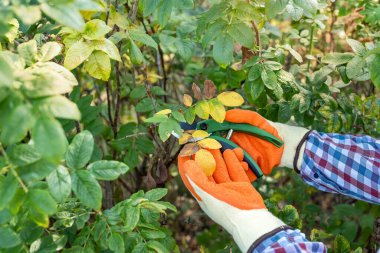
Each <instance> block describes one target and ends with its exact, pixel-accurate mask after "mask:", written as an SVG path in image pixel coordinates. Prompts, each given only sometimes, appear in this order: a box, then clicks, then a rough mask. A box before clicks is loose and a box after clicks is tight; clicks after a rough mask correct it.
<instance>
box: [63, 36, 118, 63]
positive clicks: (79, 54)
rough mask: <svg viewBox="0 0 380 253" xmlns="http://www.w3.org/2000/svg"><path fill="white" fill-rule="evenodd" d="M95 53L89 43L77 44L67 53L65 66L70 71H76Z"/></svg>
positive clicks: (79, 42) (80, 42)
mask: <svg viewBox="0 0 380 253" xmlns="http://www.w3.org/2000/svg"><path fill="white" fill-rule="evenodd" d="M111 43H112V42H111ZM93 51H94V47H93V46H92V44H90V43H89V42H85V41H82V40H80V41H78V42H75V43H74V44H73V45H72V46H71V47H70V48H69V49H68V50H67V52H66V57H65V61H64V66H65V67H66V68H67V69H69V70H72V69H75V68H76V67H78V66H79V65H80V64H81V63H82V62H84V61H85V60H86V59H88V57H90V55H91V54H92V52H93Z"/></svg>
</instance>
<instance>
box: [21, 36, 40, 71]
mask: <svg viewBox="0 0 380 253" xmlns="http://www.w3.org/2000/svg"><path fill="white" fill-rule="evenodd" d="M17 51H18V53H19V55H20V56H21V57H22V58H23V59H24V61H25V63H26V65H28V66H30V65H32V64H33V63H35V62H36V60H37V42H36V41H35V40H30V41H28V42H24V43H22V44H20V45H19V46H18V47H17Z"/></svg>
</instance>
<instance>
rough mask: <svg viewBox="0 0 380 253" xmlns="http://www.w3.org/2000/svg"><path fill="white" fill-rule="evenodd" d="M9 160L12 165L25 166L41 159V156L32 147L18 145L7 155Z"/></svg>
mask: <svg viewBox="0 0 380 253" xmlns="http://www.w3.org/2000/svg"><path fill="white" fill-rule="evenodd" d="M9 158H10V160H11V162H12V164H14V165H16V166H25V165H28V164H31V163H35V162H37V161H38V160H40V159H41V155H40V154H39V153H38V152H37V150H36V149H35V148H34V146H32V145H28V144H19V145H17V146H15V147H14V148H12V150H11V152H10V153H9Z"/></svg>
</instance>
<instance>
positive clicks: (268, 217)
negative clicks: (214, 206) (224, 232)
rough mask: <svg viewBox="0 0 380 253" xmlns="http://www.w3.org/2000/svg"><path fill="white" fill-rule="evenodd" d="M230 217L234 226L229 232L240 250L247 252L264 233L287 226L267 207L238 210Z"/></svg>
mask: <svg viewBox="0 0 380 253" xmlns="http://www.w3.org/2000/svg"><path fill="white" fill-rule="evenodd" d="M230 217H231V220H232V224H233V225H234V226H233V227H234V228H233V230H232V231H229V233H231V235H232V236H233V238H234V241H235V242H236V244H237V245H238V246H239V249H240V250H241V251H242V252H247V251H248V249H249V248H250V247H251V246H252V245H255V244H256V241H257V240H258V239H261V238H262V237H263V236H264V235H266V234H268V233H270V232H272V231H274V230H276V229H278V228H283V227H287V226H286V225H285V223H283V222H282V221H281V220H280V219H278V218H277V217H276V216H274V215H273V214H272V213H270V212H269V211H268V210H267V209H257V210H239V212H238V213H236V215H234V216H230ZM280 230H281V229H280ZM260 241H262V240H260Z"/></svg>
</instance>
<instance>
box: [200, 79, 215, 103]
mask: <svg viewBox="0 0 380 253" xmlns="http://www.w3.org/2000/svg"><path fill="white" fill-rule="evenodd" d="M204 85H205V86H204V88H203V94H204V96H205V98H207V99H211V98H213V97H214V96H215V93H216V86H215V84H214V83H213V81H211V80H206V81H205V83H204Z"/></svg>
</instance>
